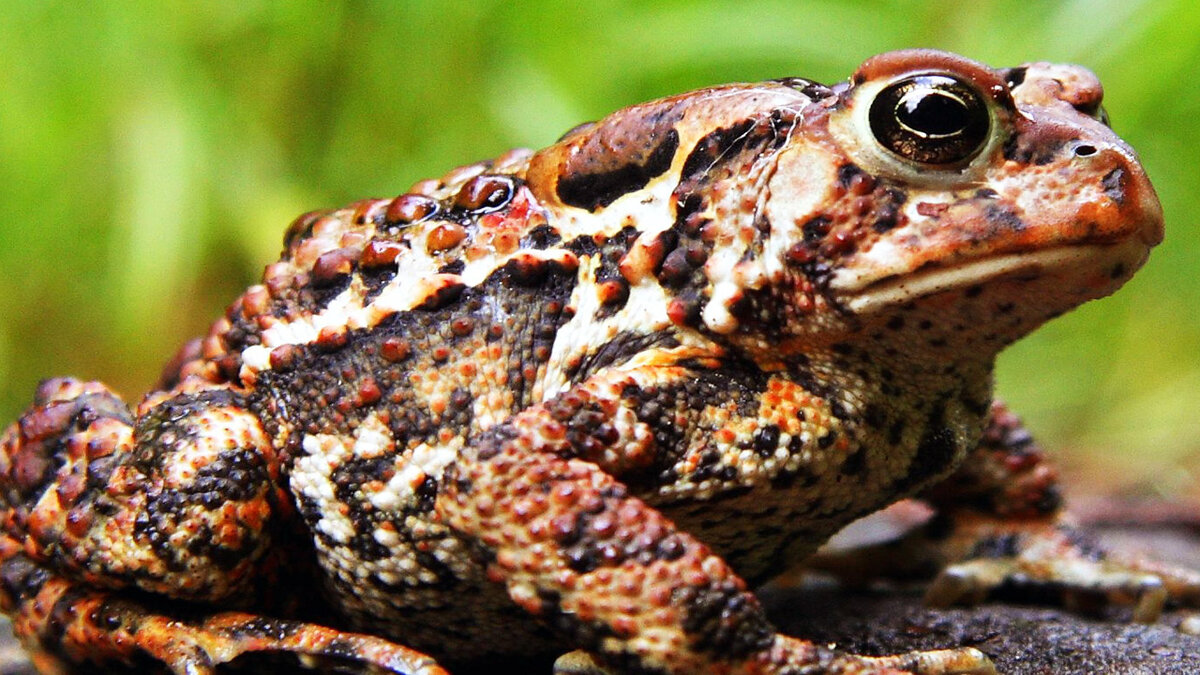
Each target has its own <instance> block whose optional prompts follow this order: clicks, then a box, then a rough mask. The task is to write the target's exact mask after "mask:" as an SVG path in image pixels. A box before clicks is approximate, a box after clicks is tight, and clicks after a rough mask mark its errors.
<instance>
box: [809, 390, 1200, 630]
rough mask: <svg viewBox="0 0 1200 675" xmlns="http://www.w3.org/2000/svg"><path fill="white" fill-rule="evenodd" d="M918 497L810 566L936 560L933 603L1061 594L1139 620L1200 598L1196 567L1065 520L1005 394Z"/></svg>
mask: <svg viewBox="0 0 1200 675" xmlns="http://www.w3.org/2000/svg"><path fill="white" fill-rule="evenodd" d="M920 497H921V499H922V500H924V501H925V502H927V503H928V504H929V505H930V506H932V507H933V508H934V510H935V516H934V518H933V519H932V520H931V521H929V523H928V524H927V525H925V526H923V527H920V528H916V529H914V530H912V531H910V532H908V533H907V534H906V535H905V536H903V537H902V538H900V539H898V540H896V541H892V542H888V543H886V544H883V545H879V546H872V547H867V548H858V549H851V550H849V551H841V552H823V553H822V554H820V555H818V556H816V557H815V558H814V559H813V560H811V561H810V563H811V565H810V566H811V567H813V568H817V569H821V570H824V571H827V572H829V573H831V574H834V575H836V576H840V577H842V578H844V579H847V580H849V581H852V582H860V581H865V580H868V579H870V578H872V577H889V576H890V577H896V576H908V575H909V574H910V573H911V574H913V575H919V574H921V573H922V572H924V573H926V574H928V572H929V571H930V570H941V571H940V573H939V574H938V575H937V577H936V579H935V580H934V582H933V584H932V585H931V586H930V588H929V590H928V592H927V593H926V600H927V601H928V602H929V603H930V604H933V605H937V606H947V605H952V604H972V603H977V602H980V601H982V600H984V599H986V598H987V597H989V596H992V595H997V594H998V595H1006V594H1007V595H1015V596H1017V597H1022V596H1033V597H1036V598H1045V597H1047V596H1057V599H1058V600H1060V601H1061V602H1062V603H1063V604H1065V605H1066V606H1067V607H1071V608H1076V609H1089V610H1093V609H1103V608H1106V607H1109V606H1127V607H1129V608H1130V609H1131V611H1132V618H1133V619H1134V620H1135V621H1154V620H1156V619H1157V618H1158V616H1159V614H1160V613H1161V612H1162V609H1163V606H1164V604H1165V603H1166V602H1167V601H1168V600H1171V601H1175V602H1178V603H1181V604H1185V605H1189V606H1193V607H1195V606H1200V572H1197V571H1194V570H1191V569H1186V568H1182V567H1177V566H1172V565H1166V564H1162V563H1157V562H1155V561H1153V560H1149V559H1146V558H1144V557H1133V556H1125V555H1121V554H1120V553H1119V552H1110V551H1106V550H1104V549H1103V548H1102V547H1100V546H1098V545H1096V544H1095V543H1094V542H1092V541H1091V540H1090V538H1089V537H1088V536H1087V535H1086V534H1085V533H1082V532H1080V531H1079V530H1078V529H1076V528H1075V527H1074V526H1073V525H1072V524H1071V522H1070V519H1069V517H1068V516H1067V515H1066V514H1065V513H1064V512H1063V509H1062V500H1061V498H1060V497H1059V494H1058V475H1057V472H1055V470H1054V469H1053V468H1052V467H1051V466H1050V464H1049V463H1048V462H1047V461H1046V458H1045V455H1044V454H1043V452H1042V450H1041V448H1040V447H1038V445H1037V444H1036V443H1035V442H1034V441H1033V439H1032V438H1031V436H1030V434H1029V432H1028V431H1026V429H1025V428H1024V426H1023V425H1022V424H1021V422H1020V420H1019V419H1018V418H1017V417H1016V416H1015V415H1013V414H1012V413H1011V412H1010V411H1009V410H1008V409H1007V407H1005V406H1004V405H1003V404H1001V403H996V404H994V405H993V406H992V412H991V419H990V421H989V424H988V426H987V429H986V430H985V432H984V435H983V439H982V441H981V442H980V444H979V446H978V447H977V448H976V449H975V450H973V451H972V453H971V454H970V455H969V456H968V457H967V459H966V460H965V461H964V462H963V464H962V466H961V467H960V468H959V469H958V470H957V471H956V472H955V473H954V474H952V475H951V476H950V477H948V478H947V479H946V480H944V481H943V482H942V483H940V484H938V485H935V486H933V487H932V488H930V489H929V490H927V491H926V492H925V494H923V495H921V496H920Z"/></svg>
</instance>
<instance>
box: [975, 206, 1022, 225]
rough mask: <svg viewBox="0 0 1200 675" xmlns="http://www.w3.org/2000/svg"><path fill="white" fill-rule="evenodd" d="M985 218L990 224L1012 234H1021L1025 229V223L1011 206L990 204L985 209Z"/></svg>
mask: <svg viewBox="0 0 1200 675" xmlns="http://www.w3.org/2000/svg"><path fill="white" fill-rule="evenodd" d="M983 216H984V217H985V218H987V221H988V223H989V224H991V225H992V226H993V227H995V228H997V229H1004V230H1007V231H1010V232H1020V231H1022V230H1024V229H1025V227H1026V225H1025V221H1023V220H1021V217H1020V216H1019V215H1017V212H1016V211H1014V210H1013V208H1012V207H1011V206H1008V205H1006V204H996V203H993V202H989V203H987V204H985V205H984V207H983Z"/></svg>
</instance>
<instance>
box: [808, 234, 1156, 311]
mask: <svg viewBox="0 0 1200 675" xmlns="http://www.w3.org/2000/svg"><path fill="white" fill-rule="evenodd" d="M1149 253H1150V246H1148V245H1147V244H1146V242H1143V241H1140V240H1139V239H1138V238H1136V237H1134V238H1130V239H1126V240H1124V241H1121V242H1117V243H1110V244H1067V245H1061V246H1055V247H1053V248H1047V249H1043V250H1039V251H1023V252H1015V253H1004V254H999V255H992V256H987V257H984V258H977V259H973V260H965V261H961V262H958V263H955V264H952V265H939V266H933V265H930V266H926V267H925V268H923V269H919V270H915V271H912V272H908V273H905V274H903V275H893V276H889V277H885V278H883V279H878V280H875V281H872V282H870V283H868V284H866V285H863V286H861V287H859V288H853V285H852V283H845V282H844V283H843V284H841V286H842V288H838V286H839V284H838V282H837V279H836V278H835V280H834V282H833V284H832V285H831V286H832V288H833V290H834V292H835V293H836V294H837V296H838V297H839V300H840V301H841V305H842V307H844V308H845V309H847V310H849V311H850V312H851V313H854V314H860V315H863V314H871V313H874V312H876V311H879V310H882V309H887V308H894V307H898V306H902V305H904V304H907V303H910V302H913V301H915V300H918V299H921V298H926V297H929V296H933V295H937V294H942V293H948V292H954V291H963V290H965V289H968V288H972V287H982V288H987V287H989V286H991V285H997V286H1005V285H1011V286H1013V287H1014V289H1013V290H1014V291H1016V292H1021V291H1024V292H1027V293H1028V294H1029V295H1030V296H1031V297H1033V296H1036V298H1037V302H1038V304H1039V305H1042V306H1044V307H1046V308H1047V309H1053V308H1054V307H1055V306H1057V307H1058V309H1059V310H1060V311H1066V310H1067V309H1070V308H1071V307H1074V306H1075V305H1078V304H1081V303H1083V302H1086V301H1088V300H1093V299H1095V298H1100V297H1104V296H1106V295H1109V294H1110V293H1113V292H1114V291H1116V290H1117V289H1118V288H1120V287H1121V285H1122V284H1124V283H1125V281H1126V280H1128V279H1129V277H1130V276H1132V275H1133V273H1134V272H1136V271H1137V270H1138V268H1140V267H1141V266H1142V264H1143V263H1145V262H1146V258H1147V257H1148V256H1149Z"/></svg>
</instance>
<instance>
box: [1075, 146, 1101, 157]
mask: <svg viewBox="0 0 1200 675" xmlns="http://www.w3.org/2000/svg"><path fill="white" fill-rule="evenodd" d="M1097 152H1099V151H1098V150H1097V149H1096V146H1094V145H1088V144H1086V143H1080V144H1079V145H1077V146H1075V156H1076V157H1091V156H1092V155H1094V154H1096V153H1097Z"/></svg>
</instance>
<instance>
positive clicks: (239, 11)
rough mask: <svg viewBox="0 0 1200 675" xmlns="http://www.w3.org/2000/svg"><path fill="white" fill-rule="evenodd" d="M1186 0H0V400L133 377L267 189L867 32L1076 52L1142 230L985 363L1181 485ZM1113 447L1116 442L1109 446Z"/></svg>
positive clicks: (1196, 370) (1189, 82)
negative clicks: (1120, 285) (1090, 76)
mask: <svg viewBox="0 0 1200 675" xmlns="http://www.w3.org/2000/svg"><path fill="white" fill-rule="evenodd" d="M1198 7H1200V6H1197V5H1196V4H1195V3H1192V2H1189V1H1188V0H1142V1H1141V2H1138V1H1137V0H1098V1H1090V0H1088V1H1085V0H1077V1H1074V2H1040V3H1037V2H1027V0H992V1H990V2H989V1H980V2H971V3H963V2H951V1H949V0H942V1H930V2H904V1H901V0H890V1H889V0H866V1H862V2H851V1H849V0H841V1H838V0H807V1H796V0H775V1H772V2H743V3H729V2H721V1H719V0H703V1H700V2H696V1H683V0H671V1H659V2H632V1H625V2H620V1H617V0H596V1H594V2H587V3H561V2H552V1H549V0H536V1H527V2H521V3H514V2H502V1H500V0H486V1H484V0H476V1H475V2H462V3H453V2H444V1H428V2H425V1H418V0H414V1H409V2H383V1H377V2H368V1H365V0H364V1H359V2H344V3H334V2H312V1H303V2H302V1H295V0H293V1H279V2H268V1H266V0H241V1H240V2H225V3H203V2H184V1H181V0H165V1H160V2H148V1H147V2H122V3H118V2H112V3H73V2H62V1H58V2H51V1H35V0H29V1H27V2H5V3H2V4H0V44H3V45H4V47H3V53H4V57H3V59H2V63H3V65H2V67H0V215H2V217H0V241H3V246H0V269H3V270H4V274H3V277H2V281H0V317H3V320H2V321H0V382H3V387H2V388H0V417H3V419H4V420H9V419H12V418H13V417H14V416H15V415H17V414H18V412H19V410H20V409H21V408H22V407H23V406H24V405H26V404H27V402H28V400H29V398H28V397H29V395H30V392H31V390H32V388H33V386H34V384H35V382H36V381H37V380H38V379H39V378H42V377H46V376H51V375H56V374H61V373H74V374H77V375H79V376H83V377H87V378H97V379H103V380H106V381H108V382H110V383H111V384H113V385H114V386H116V387H117V388H118V389H120V390H121V391H123V392H125V393H126V394H127V395H130V396H137V395H138V393H139V392H141V391H144V390H145V389H146V388H147V387H148V386H149V385H150V384H151V383H152V382H153V380H154V379H155V376H156V373H157V368H158V367H159V364H161V363H162V362H164V361H165V360H166V358H167V357H168V356H169V355H170V353H171V351H172V350H173V349H174V347H175V346H176V345H178V344H179V343H181V342H182V341H183V340H184V339H185V338H187V337H189V336H192V335H196V334H200V333H201V332H203V331H204V330H205V329H206V327H207V324H208V322H209V321H210V320H211V318H212V317H213V316H215V314H216V313H217V312H218V311H220V309H221V308H222V307H223V304H224V303H225V302H228V301H229V300H230V299H231V298H233V297H234V296H235V294H236V293H237V292H238V291H239V290H240V289H242V288H243V287H244V286H245V285H246V284H248V283H249V282H251V281H253V280H254V279H256V278H257V276H258V272H259V269H260V268H261V265H262V264H263V263H265V262H267V261H268V260H271V259H272V258H273V257H274V256H275V255H276V253H277V251H278V247H279V242H280V236H281V233H282V229H283V227H284V226H285V225H286V223H287V222H289V221H290V220H291V218H292V217H294V216H295V215H297V214H299V213H301V212H303V211H306V210H309V209H313V208H318V207H326V206H332V205H339V204H342V203H346V202H348V201H351V200H353V199H356V198H359V197H362V196H368V195H374V196H387V195H392V194H398V193H399V192H401V191H402V190H404V189H405V188H406V187H407V186H408V185H409V184H411V183H412V182H413V181H415V180H417V179H420V178H423V177H427V176H434V175H439V174H440V173H441V172H443V171H444V170H445V169H447V168H450V167H452V166H454V165H457V164H461V163H465V162H467V161H470V160H474V159H477V158H481V157H486V156H490V155H494V154H497V153H498V152H500V151H502V150H504V149H507V148H508V147H511V146H514V145H531V146H539V145H543V144H546V143H548V142H551V141H553V140H554V139H555V138H556V137H557V135H558V134H559V133H560V132H561V131H563V130H565V129H567V128H569V127H571V126H573V125H574V124H576V123H578V122H580V121H583V120H587V119H593V118H595V117H597V116H599V115H602V114H603V113H605V112H608V111H610V110H613V109H615V108H617V107H620V106H622V105H625V104H628V103H632V102H635V101H639V100H643V99H647V98H650V97H654V96H659V95H664V94H668V93H674V92H678V91H682V90H686V89H689V88H694V87H697V86H702V85H706V84H713V83H717V82H723V81H732V80H754V79H761V78H766V77H778V76H783V75H804V76H809V77H813V78H816V79H823V80H826V81H833V80H837V79H841V78H844V77H845V76H846V75H848V74H849V73H850V72H851V70H852V69H853V68H854V67H855V66H856V65H857V64H858V63H859V62H860V61H861V60H862V59H864V58H865V57H867V56H869V55H871V54H874V53H877V52H880V51H883V50H887V49H894V48H899V47H907V46H934V47H942V48H947V49H952V50H955V51H959V52H962V53H964V54H967V55H969V56H972V57H974V58H977V59H980V60H983V61H986V62H989V63H992V64H996V65H1005V64H1016V63H1019V62H1021V61H1028V60H1061V61H1072V62H1078V63H1083V64H1085V65H1087V66H1089V67H1091V68H1093V69H1094V70H1096V71H1097V72H1098V73H1099V74H1100V75H1101V78H1102V79H1103V80H1104V81H1105V83H1106V87H1107V88H1108V91H1109V98H1108V102H1107V107H1108V109H1109V111H1110V113H1111V114H1112V117H1113V120H1114V124H1115V126H1116V128H1117V129H1118V131H1120V132H1121V133H1122V134H1123V135H1124V136H1125V137H1126V138H1127V139H1128V140H1129V141H1130V142H1131V143H1132V144H1133V145H1134V146H1135V147H1137V148H1138V149H1139V150H1140V152H1141V153H1142V155H1143V158H1144V160H1145V162H1146V164H1147V165H1148V167H1149V170H1150V173H1151V175H1152V177H1153V178H1154V179H1155V181H1156V184H1157V186H1158V188H1159V190H1160V194H1161V196H1162V199H1163V203H1164V206H1165V208H1166V212H1167V219H1168V241H1167V243H1166V244H1164V245H1163V246H1162V247H1161V248H1160V249H1159V250H1158V251H1157V252H1156V253H1155V255H1154V256H1153V258H1152V261H1151V264H1150V266H1149V267H1148V268H1147V270H1146V271H1145V272H1144V273H1143V274H1141V275H1140V276H1139V277H1138V278H1137V279H1136V280H1135V281H1134V282H1133V283H1132V284H1130V286H1129V287H1128V288H1127V289H1126V290H1124V291H1123V292H1122V293H1120V294H1119V295H1118V296H1116V297H1115V298H1113V299H1110V300H1106V301H1105V302H1102V303H1098V304H1095V305H1092V306H1089V307H1087V308H1085V309H1084V310H1082V311H1080V312H1077V313H1075V314H1073V315H1071V316H1069V317H1067V318H1065V319H1063V320H1059V321H1057V322H1055V323H1054V324H1052V325H1051V326H1050V327H1048V328H1047V329H1045V330H1043V331H1042V332H1041V333H1039V334H1038V335H1037V336H1035V337H1034V338H1033V339H1031V340H1028V341H1026V342H1025V343H1023V344H1022V345H1020V346H1018V347H1017V348H1015V349H1014V350H1013V351H1012V352H1010V353H1009V354H1008V355H1007V356H1006V357H1005V358H1004V360H1003V362H1002V364H1001V368H1000V373H999V377H1000V389H1001V391H1002V392H1005V393H1006V394H1007V395H1009V397H1010V398H1012V399H1015V400H1016V402H1017V403H1019V404H1021V406H1020V407H1021V408H1022V409H1023V410H1025V411H1027V412H1028V414H1029V415H1030V417H1031V419H1032V420H1033V422H1034V425H1035V427H1036V428H1038V429H1039V431H1041V432H1042V433H1043V435H1044V436H1045V437H1048V438H1049V439H1050V443H1051V444H1054V445H1064V446H1068V447H1085V448H1096V449H1099V450H1103V451H1105V452H1104V453H1103V454H1099V455H1097V456H1096V457H1095V458H1094V459H1093V458H1087V457H1084V456H1079V458H1078V459H1077V460H1076V461H1077V462H1079V463H1087V464H1088V465H1093V466H1098V467H1101V468H1103V467H1116V466H1123V467H1125V466H1129V464H1131V463H1134V464H1138V465H1139V467H1140V468H1142V469H1143V470H1144V471H1145V472H1146V473H1145V474H1130V475H1129V476H1123V480H1122V482H1128V481H1132V480H1138V476H1139V475H1155V476H1162V475H1170V476H1172V478H1170V479H1169V480H1168V482H1169V483H1173V484H1174V485H1175V486H1181V487H1190V483H1188V482H1187V479H1186V474H1185V473H1182V472H1180V471H1174V472H1170V473H1169V474H1164V469H1179V468H1186V467H1187V464H1188V462H1189V461H1192V462H1193V464H1194V458H1193V457H1192V455H1191V454H1190V453H1192V452H1193V451H1195V450H1196V449H1197V445H1198V442H1197V440H1196V439H1197V431H1200V422H1198V420H1200V416H1197V415H1196V414H1195V413H1194V411H1195V410H1196V409H1198V408H1200V359H1197V358H1196V356H1195V355H1196V353H1197V347H1198V346H1200V321H1197V320H1196V319H1195V318H1194V309H1193V308H1195V307H1197V306H1198V303H1200V289H1198V288H1197V286H1196V285H1195V284H1190V283H1189V281H1190V280H1191V278H1192V277H1191V272H1192V270H1193V269H1194V268H1195V266H1194V261H1195V260H1196V259H1197V254H1198V251H1197V247H1198V245H1200V244H1198V241H1200V240H1198V239H1197V237H1196V236H1195V230H1196V219H1195V218H1194V216H1193V215H1192V214H1195V213H1197V212H1200V203H1198V200H1200V189H1197V188H1198V185H1197V179H1196V171H1195V169H1194V168H1193V167H1192V166H1191V163H1192V162H1193V161H1194V160H1195V158H1196V157H1200V129H1198V128H1197V126H1198V124H1200V122H1198V121H1197V120H1200V88H1198V87H1196V86H1195V84H1194V81H1195V80H1194V71H1195V69H1196V66H1197V65H1198V64H1200V40H1197V39H1196V37H1195V36H1197V35H1200V9H1198ZM1130 456H1137V457H1140V458H1143V459H1141V460H1140V461H1138V462H1130Z"/></svg>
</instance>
